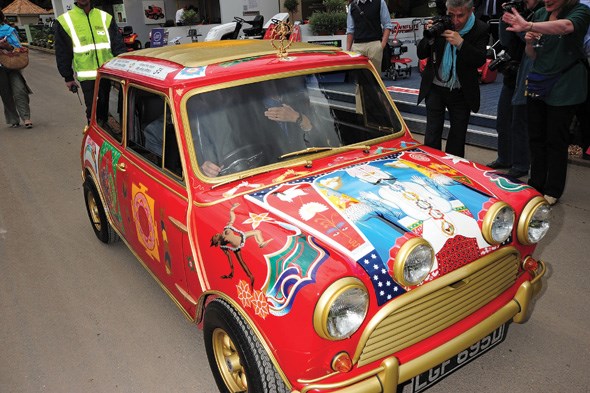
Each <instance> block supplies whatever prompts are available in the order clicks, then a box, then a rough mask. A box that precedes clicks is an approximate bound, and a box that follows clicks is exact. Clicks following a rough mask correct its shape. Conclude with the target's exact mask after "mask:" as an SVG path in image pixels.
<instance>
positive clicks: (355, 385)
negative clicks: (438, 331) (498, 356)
mask: <svg viewBox="0 0 590 393" xmlns="http://www.w3.org/2000/svg"><path fill="white" fill-rule="evenodd" d="M539 265H540V268H539V271H538V273H537V274H536V276H535V278H534V279H532V280H531V281H525V282H523V283H522V284H521V285H520V287H519V288H518V290H517V292H516V294H515V295H514V298H513V299H512V300H511V301H509V302H508V303H507V304H506V305H505V306H503V307H502V308H500V309H499V310H498V311H496V312H495V313H494V314H492V315H490V316H489V317H488V318H486V319H485V320H483V321H482V322H480V323H479V324H477V325H476V326H474V327H472V328H471V329H469V330H467V331H466V332H464V333H462V334H460V335H459V336H457V337H455V338H453V339H452V340H450V341H447V342H446V343H444V344H442V345H441V346H439V347H437V348H435V349H433V350H432V351H430V352H428V353H426V354H424V355H422V356H420V357H418V358H416V359H413V360H411V361H409V362H407V363H404V364H402V365H399V362H398V360H397V358H395V357H394V356H391V357H389V358H386V359H384V360H383V361H382V362H381V364H380V365H379V367H377V368H375V369H373V370H371V371H368V372H366V373H364V374H361V375H359V376H357V377H355V378H352V379H350V380H347V381H343V382H339V383H332V384H314V385H308V386H306V387H305V388H303V389H302V390H301V393H306V392H308V391H310V390H319V391H322V390H330V391H333V392H339V393H384V392H392V391H394V390H393V389H394V388H395V387H396V386H397V385H398V384H399V383H400V382H405V381H407V380H409V379H411V378H413V377H415V376H416V375H418V374H421V373H423V372H425V371H428V370H430V369H431V368H432V367H434V366H437V365H438V364H440V363H442V362H444V361H445V360H447V359H450V358H451V357H453V356H455V355H457V354H458V353H459V352H461V351H463V350H464V349H466V348H468V347H470V346H471V345H473V344H474V343H476V342H478V341H479V340H481V339H482V338H484V337H485V336H487V335H488V334H490V333H491V332H493V331H494V330H496V329H497V328H498V327H500V326H501V325H503V324H505V323H506V322H508V321H510V320H513V321H514V322H516V323H521V322H523V321H524V320H526V318H527V316H528V311H529V306H530V302H531V300H532V298H533V296H534V295H536V294H537V293H538V292H539V291H540V290H541V287H542V283H541V278H542V277H543V275H544V274H545V272H546V267H545V264H544V263H543V262H541V261H539ZM293 393H297V391H294V392H293Z"/></svg>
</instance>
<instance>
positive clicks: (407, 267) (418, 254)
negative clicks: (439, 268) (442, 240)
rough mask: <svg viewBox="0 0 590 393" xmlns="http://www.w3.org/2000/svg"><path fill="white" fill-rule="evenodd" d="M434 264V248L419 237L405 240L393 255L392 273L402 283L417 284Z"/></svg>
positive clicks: (426, 275) (406, 284)
mask: <svg viewBox="0 0 590 393" xmlns="http://www.w3.org/2000/svg"><path fill="white" fill-rule="evenodd" d="M432 265H434V250H433V249H432V246H431V245H430V243H428V242H427V241H426V240H424V239H422V238H420V237H414V238H412V239H410V240H408V241H407V242H405V243H404V244H403V245H402V247H401V248H400V250H399V251H398V253H397V255H396V256H395V265H394V267H393V274H394V275H395V279H396V281H397V282H399V283H400V284H402V285H405V286H413V285H418V284H420V283H422V281H424V279H425V278H426V277H428V273H430V270H432Z"/></svg>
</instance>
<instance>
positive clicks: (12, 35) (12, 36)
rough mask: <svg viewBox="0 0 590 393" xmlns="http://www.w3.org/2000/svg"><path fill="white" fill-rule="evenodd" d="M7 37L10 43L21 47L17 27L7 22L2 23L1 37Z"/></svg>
mask: <svg viewBox="0 0 590 393" xmlns="http://www.w3.org/2000/svg"><path fill="white" fill-rule="evenodd" d="M4 37H6V40H7V41H8V43H9V44H10V45H12V46H14V47H16V48H20V42H19V41H18V36H17V35H16V29H15V28H14V27H10V26H9V25H7V24H2V25H0V39H2V38H4Z"/></svg>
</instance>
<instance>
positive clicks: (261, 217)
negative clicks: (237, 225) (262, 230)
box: [243, 213, 274, 229]
mask: <svg viewBox="0 0 590 393" xmlns="http://www.w3.org/2000/svg"><path fill="white" fill-rule="evenodd" d="M249 214H250V218H248V219H246V221H244V222H243V224H252V229H256V228H258V225H260V223H262V222H265V221H267V222H268V221H274V220H273V219H272V218H269V217H268V213H260V214H256V213H249Z"/></svg>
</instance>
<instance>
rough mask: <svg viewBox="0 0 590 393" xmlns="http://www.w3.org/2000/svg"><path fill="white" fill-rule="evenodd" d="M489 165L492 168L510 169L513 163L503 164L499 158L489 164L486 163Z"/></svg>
mask: <svg viewBox="0 0 590 393" xmlns="http://www.w3.org/2000/svg"><path fill="white" fill-rule="evenodd" d="M486 165H487V166H489V167H490V168H492V169H508V168H510V166H511V165H508V164H503V163H501V162H500V161H498V160H495V161H492V162H490V163H489V164H486Z"/></svg>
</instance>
